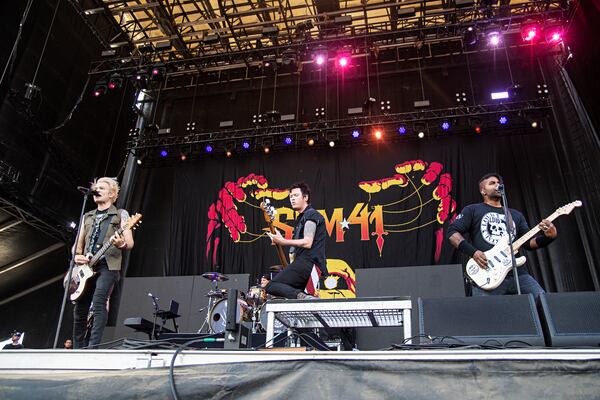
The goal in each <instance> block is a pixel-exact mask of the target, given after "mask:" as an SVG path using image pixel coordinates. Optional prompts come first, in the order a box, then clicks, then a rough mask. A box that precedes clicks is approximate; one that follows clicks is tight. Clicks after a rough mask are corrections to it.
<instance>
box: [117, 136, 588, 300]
mask: <svg viewBox="0 0 600 400" xmlns="http://www.w3.org/2000/svg"><path fill="white" fill-rule="evenodd" d="M546 125H548V124H546ZM559 153H560V151H559V150H557V148H556V147H555V145H554V142H553V139H552V133H551V130H550V129H549V128H544V129H540V130H539V131H538V132H537V133H533V134H527V135H523V134H515V133H514V132H513V134H511V132H510V128H507V132H505V134H502V135H494V136H492V135H486V134H485V132H483V133H482V134H480V135H476V134H473V135H472V136H454V137H452V136H449V137H447V138H441V139H440V138H437V139H435V140H434V139H431V140H427V139H425V140H422V141H410V142H408V141H407V142H394V143H389V144H379V145H378V146H377V145H375V144H370V145H367V146H357V147H353V148H333V149H319V150H312V151H311V150H310V149H309V150H301V151H289V152H279V153H273V154H269V155H264V154H254V155H246V156H239V157H234V158H231V159H226V158H225V157H222V158H221V156H212V157H205V156H198V155H196V156H195V160H188V161H186V162H180V163H176V164H171V165H166V166H163V167H156V168H146V169H142V170H140V171H139V176H138V179H137V184H136V187H135V189H134V193H135V195H134V199H133V201H132V210H130V211H134V212H138V211H139V212H142V213H143V214H144V216H145V223H144V225H143V227H142V229H141V230H139V231H138V233H137V236H136V249H135V250H134V251H133V253H132V258H131V264H130V266H129V270H128V276H172V275H195V274H200V273H202V272H206V271H209V270H219V271H220V272H224V273H250V274H251V277H257V276H259V275H260V274H261V273H263V272H264V271H265V270H266V269H267V267H268V266H270V265H272V264H276V263H277V257H276V253H275V250H274V249H273V248H272V247H271V246H270V244H269V243H270V242H269V240H268V239H266V238H264V237H262V238H260V237H257V235H259V234H260V233H261V232H262V229H263V228H264V227H265V222H264V220H263V217H262V214H261V212H260V210H259V209H257V208H256V206H257V205H258V204H259V202H260V201H259V200H258V199H255V198H253V197H252V195H251V193H252V191H253V190H256V189H258V185H262V186H263V188H264V187H267V188H269V189H285V188H286V187H288V185H289V184H290V183H292V182H294V181H298V180H304V181H306V182H307V183H308V184H309V185H310V186H311V188H312V189H313V196H312V204H313V206H314V207H315V208H316V209H317V210H324V213H325V215H326V216H327V218H328V219H329V220H332V219H333V218H334V216H336V215H337V217H338V221H339V222H341V219H342V217H345V218H346V219H347V220H350V219H351V218H350V216H351V213H352V211H353V210H354V211H358V209H359V208H360V207H359V206H357V205H360V204H359V203H363V204H365V210H366V212H368V213H369V216H368V223H365V224H363V225H360V224H359V223H357V222H358V221H357V220H356V219H354V220H352V221H353V222H355V223H351V224H350V225H349V229H343V230H344V234H343V239H341V238H340V237H339V236H338V235H336V228H335V227H334V228H333V230H332V232H331V234H330V236H329V239H328V243H327V258H338V259H343V260H344V261H346V262H347V263H348V264H349V265H350V266H351V267H352V268H354V269H356V268H371V267H389V266H400V267H401V266H412V265H430V264H446V263H450V262H456V260H457V258H456V257H457V255H456V253H455V252H454V251H453V249H452V248H451V246H450V245H449V244H448V243H447V242H446V241H445V240H443V241H441V242H440V241H439V238H440V237H442V236H443V235H445V231H446V229H447V226H448V223H449V221H450V220H451V219H452V218H453V216H454V215H455V214H456V213H458V212H459V211H460V209H462V207H464V206H465V205H467V204H469V203H473V202H479V201H481V198H480V197H479V192H478V187H477V182H478V179H479V178H480V177H481V176H482V175H483V174H484V173H487V172H490V171H496V172H498V173H500V174H502V176H503V177H504V179H505V183H506V188H507V193H508V199H509V203H510V206H511V207H513V208H516V209H518V210H521V211H522V212H523V213H524V214H525V216H526V218H527V220H528V221H529V223H530V225H531V226H533V225H534V224H536V223H537V222H538V221H539V220H541V219H542V218H544V217H546V216H548V215H550V214H551V213H552V212H554V210H555V209H556V208H557V207H559V206H562V205H564V204H566V203H569V202H571V201H573V200H575V198H574V197H573V196H574V194H573V193H570V192H569V191H568V188H567V187H566V184H565V177H564V169H563V166H562V165H561V162H560V157H559ZM416 161H417V162H416ZM418 161H421V163H419V162H418ZM406 163H408V164H409V165H411V166H412V169H413V170H412V171H411V172H409V173H406V174H401V173H400V172H405V170H403V169H402V168H403V165H404V168H406V165H405V164H406ZM421 165H422V167H420V166H421ZM433 170H434V171H433ZM432 171H433V175H431V174H432ZM435 172H437V173H435ZM399 173H400V175H403V176H404V177H406V178H410V181H409V182H408V183H407V185H406V186H405V187H400V186H395V185H394V182H395V181H392V182H391V183H392V185H391V186H390V187H389V188H387V189H385V190H381V191H380V192H378V193H372V194H371V196H369V194H368V193H367V192H366V191H364V190H362V189H361V187H360V186H359V185H360V184H361V182H367V181H378V182H379V183H380V184H385V182H386V178H391V177H394V176H395V174H399ZM251 174H255V175H256V176H258V177H259V178H258V181H257V182H256V184H254V185H253V184H250V185H248V186H246V187H245V188H244V187H243V186H244V184H243V183H244V182H243V179H242V180H240V178H248V177H249V176H250V175H251ZM428 174H430V175H428ZM442 174H447V175H445V180H444V179H442ZM428 177H429V178H428ZM448 177H450V178H451V181H452V185H451V190H450V192H449V193H443V189H439V190H441V191H442V192H441V193H440V192H438V193H437V196H434V189H436V187H438V186H439V185H440V183H443V182H447V178H448ZM262 178H264V179H265V180H266V181H262V180H261V179H262ZM395 178H396V180H398V179H402V177H398V176H396V177H395ZM428 179H429V180H431V181H432V182H431V184H429V185H426V184H423V180H424V181H427V180H428ZM228 182H230V183H228ZM387 182H388V183H389V180H388V181H387ZM375 183H377V182H375ZM413 184H414V186H413ZM447 186H448V185H447ZM225 187H228V190H224V191H223V190H222V189H223V188H225ZM416 189H418V190H416ZM219 191H221V196H224V195H225V196H224V197H222V198H221V200H222V201H225V202H227V196H226V194H233V195H234V196H235V195H236V194H237V195H238V200H234V201H233V202H232V204H234V205H235V206H236V209H235V213H233V214H231V215H230V218H229V220H230V221H229V223H228V226H226V225H225V224H224V223H223V218H222V215H221V216H220V217H219V218H216V219H215V218H212V219H211V218H209V211H210V209H211V205H215V206H216V207H217V209H218V208H219V203H218V200H219ZM236 191H240V192H239V193H238V192H236ZM242 193H243V194H245V196H246V198H245V201H240V199H241V195H242ZM445 194H447V195H449V196H450V197H451V200H450V201H448V200H446V205H448V204H450V205H451V204H452V201H454V202H456V206H455V207H454V208H448V207H446V208H444V207H443V206H440V204H441V200H438V199H437V198H439V197H440V195H441V196H442V197H443V196H444V195H445ZM273 202H274V204H275V206H276V207H278V208H280V215H279V217H280V219H281V220H282V221H284V222H285V221H286V219H289V218H292V216H291V215H289V216H288V215H286V210H285V209H282V207H288V208H289V204H288V202H287V199H282V200H273ZM378 206H383V207H378ZM438 207H441V210H442V214H443V213H444V212H446V211H447V216H445V215H438ZM340 208H343V212H341V211H340V210H339V209H340ZM365 210H363V212H365ZM378 210H380V211H381V212H380V214H378ZM222 211H224V210H222ZM229 211H230V212H231V210H229ZM336 212H337V213H338V214H335V213H336ZM340 212H341V214H340ZM578 212H581V210H579V209H578V210H576V211H575V213H578ZM236 214H237V215H239V216H243V217H244V223H245V226H246V227H247V229H246V230H247V232H249V233H243V234H241V235H240V237H239V239H240V240H239V241H238V242H235V241H234V240H233V239H232V237H234V238H236V239H237V237H236V230H235V226H236V218H237V217H236ZM357 215H358V217H359V218H358V220H360V216H361V215H364V214H360V213H357ZM379 215H381V217H379ZM438 218H439V219H440V220H438ZM379 221H381V222H382V224H383V226H384V230H385V233H384V234H382V235H377V222H379ZM440 222H442V223H440ZM211 223H212V225H211ZM555 223H556V225H557V227H558V230H559V235H560V236H559V239H558V240H557V241H555V242H554V243H553V244H552V245H551V246H550V247H548V248H547V249H544V250H540V251H537V252H534V253H530V254H528V255H529V268H530V270H531V271H532V273H533V274H534V275H535V276H536V277H537V278H538V279H539V280H540V282H541V283H542V284H543V285H544V286H545V288H546V289H547V290H550V291H571V290H594V289H595V287H594V285H593V283H592V282H593V279H592V275H593V274H596V271H592V270H590V269H589V267H588V263H587V261H586V256H585V254H584V253H585V251H584V247H585V246H584V239H583V238H582V233H581V232H580V231H579V229H578V225H577V223H576V220H575V217H574V216H573V215H571V216H566V217H561V218H559V219H558V220H556V221H555ZM215 224H220V225H219V226H218V227H216V226H215ZM238 224H239V221H238ZM209 226H213V227H214V228H216V229H214V230H212V231H209ZM365 226H366V228H365ZM440 228H441V231H440ZM361 229H367V231H366V236H364V235H365V232H364V231H362V230H361ZM231 232H233V233H231ZM252 234H254V236H253V235H252ZM378 238H381V239H383V245H381V251H380V246H378V244H377V239H378ZM438 244H441V248H438V246H437V245H438ZM358 284H360V283H358Z"/></svg>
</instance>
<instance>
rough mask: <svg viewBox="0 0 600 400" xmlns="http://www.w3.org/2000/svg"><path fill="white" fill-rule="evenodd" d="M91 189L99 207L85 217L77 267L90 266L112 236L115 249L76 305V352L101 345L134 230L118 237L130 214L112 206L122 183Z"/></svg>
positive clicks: (107, 182) (108, 180)
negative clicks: (89, 325) (89, 323)
mask: <svg viewBox="0 0 600 400" xmlns="http://www.w3.org/2000/svg"><path fill="white" fill-rule="evenodd" d="M92 189H93V190H94V192H93V193H94V202H95V203H96V206H97V207H96V209H95V210H92V211H89V212H87V213H86V214H85V215H84V216H83V221H82V224H83V226H82V229H81V233H80V235H79V238H78V241H77V243H76V249H75V264H77V265H84V264H87V263H88V262H89V260H90V254H94V253H95V252H96V251H97V250H98V249H99V248H101V247H102V245H103V243H104V241H105V240H108V238H110V237H111V236H113V235H114V239H113V241H112V244H113V246H112V247H111V248H110V249H109V250H108V251H106V253H105V255H104V256H103V257H102V258H101V259H100V261H99V262H98V264H97V265H96V267H95V268H94V270H95V271H96V275H95V277H94V278H93V281H92V282H91V283H92V285H91V286H90V287H88V288H86V289H85V291H84V293H83V294H82V295H81V297H80V298H79V299H78V300H77V301H76V302H75V307H74V309H73V347H74V348H76V349H78V348H82V347H86V346H89V347H90V348H96V347H97V345H98V344H99V343H100V341H101V339H102V333H103V332H104V326H105V325H106V321H107V319H108V312H107V309H106V304H107V300H108V298H109V297H110V294H111V292H112V290H113V287H114V285H115V283H116V282H117V281H118V280H119V277H120V270H121V259H122V254H123V251H124V250H127V249H131V248H132V247H133V235H132V233H131V230H129V229H127V230H125V231H123V234H122V235H119V234H118V233H117V230H118V229H119V228H121V227H123V226H124V225H125V224H126V221H127V219H128V218H129V213H127V211H125V210H117V208H116V207H115V206H114V205H113V204H114V203H115V201H116V200H117V197H118V196H119V183H118V182H117V181H116V180H115V179H113V178H108V177H104V178H100V179H98V180H97V181H96V182H95V183H94V185H93V187H92ZM90 303H93V313H94V320H93V321H94V322H93V324H92V328H91V334H90V338H89V343H86V342H85V331H86V323H87V315H88V311H89V308H90Z"/></svg>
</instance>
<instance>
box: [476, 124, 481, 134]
mask: <svg viewBox="0 0 600 400" xmlns="http://www.w3.org/2000/svg"><path fill="white" fill-rule="evenodd" d="M475 133H481V126H479V125H477V126H476V127H475Z"/></svg>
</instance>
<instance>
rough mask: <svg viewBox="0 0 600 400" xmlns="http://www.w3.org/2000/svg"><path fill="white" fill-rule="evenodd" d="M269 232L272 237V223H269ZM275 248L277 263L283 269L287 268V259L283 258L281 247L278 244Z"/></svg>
mask: <svg viewBox="0 0 600 400" xmlns="http://www.w3.org/2000/svg"><path fill="white" fill-rule="evenodd" d="M269 230H270V231H271V233H272V234H273V235H274V234H275V227H274V226H273V224H272V223H269ZM275 247H276V248H277V255H278V256H279V262H280V263H281V265H282V266H283V268H285V267H287V266H288V262H287V258H285V252H284V251H283V247H281V245H280V244H276V245H275Z"/></svg>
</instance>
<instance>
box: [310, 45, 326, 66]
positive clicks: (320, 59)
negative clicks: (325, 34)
mask: <svg viewBox="0 0 600 400" xmlns="http://www.w3.org/2000/svg"><path fill="white" fill-rule="evenodd" d="M312 59H313V62H314V63H315V64H317V65H318V66H321V65H323V64H325V62H326V61H327V49H326V48H325V46H318V47H317V49H316V50H315V52H314V53H313V55H312Z"/></svg>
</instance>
